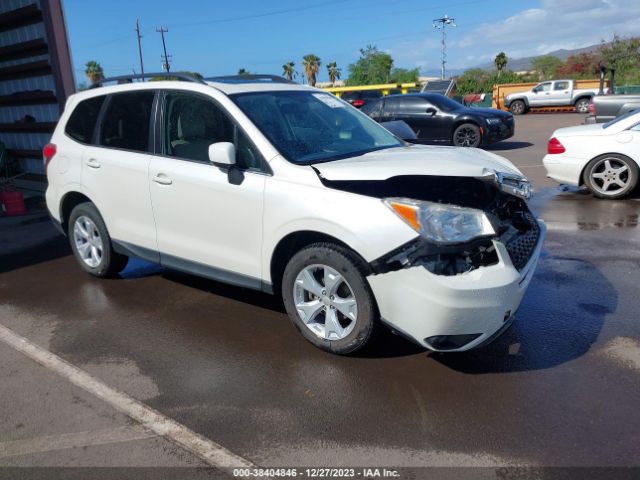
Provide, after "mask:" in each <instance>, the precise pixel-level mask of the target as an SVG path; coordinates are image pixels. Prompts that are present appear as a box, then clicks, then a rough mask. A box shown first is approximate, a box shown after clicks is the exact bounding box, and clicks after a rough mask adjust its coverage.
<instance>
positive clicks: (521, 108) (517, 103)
mask: <svg viewBox="0 0 640 480" xmlns="http://www.w3.org/2000/svg"><path fill="white" fill-rule="evenodd" d="M509 111H510V112H511V113H513V114H514V115H524V114H525V113H527V106H526V105H525V103H524V102H523V101H522V100H514V101H513V102H511V105H510V106H509Z"/></svg>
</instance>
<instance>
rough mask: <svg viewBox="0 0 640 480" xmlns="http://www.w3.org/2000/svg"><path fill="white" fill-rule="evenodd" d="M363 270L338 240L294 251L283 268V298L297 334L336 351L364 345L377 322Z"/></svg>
mask: <svg viewBox="0 0 640 480" xmlns="http://www.w3.org/2000/svg"><path fill="white" fill-rule="evenodd" d="M365 275H366V265H365V264H364V262H363V261H362V260H361V259H360V258H359V257H358V256H357V255H356V254H354V253H353V252H352V251H350V250H348V249H346V248H343V247H341V246H338V245H334V244H331V243H316V244H313V245H310V246H308V247H306V248H304V249H302V250H300V251H299V252H298V253H296V254H295V255H294V256H293V257H292V258H291V260H290V261H289V263H288V264H287V266H286V268H285V271H284V275H283V278H282V299H283V301H284V305H285V308H286V310H287V313H288V314H289V318H290V319H291V322H292V323H293V325H294V326H295V327H296V329H298V331H299V332H300V333H301V334H302V336H303V337H304V338H306V339H307V340H308V341H309V342H311V343H312V344H313V345H315V346H316V347H318V348H320V349H322V350H326V351H328V352H332V353H336V354H339V355H346V354H349V353H353V352H355V351H357V350H360V349H361V348H363V347H364V346H365V345H367V344H368V343H369V342H370V341H371V340H372V338H373V337H374V334H375V333H376V332H377V330H378V329H379V327H380V325H379V323H380V322H379V314H378V307H377V304H376V301H375V297H374V296H373V292H372V291H371V288H370V287H369V283H368V282H367V280H366V278H365ZM303 317H304V318H303Z"/></svg>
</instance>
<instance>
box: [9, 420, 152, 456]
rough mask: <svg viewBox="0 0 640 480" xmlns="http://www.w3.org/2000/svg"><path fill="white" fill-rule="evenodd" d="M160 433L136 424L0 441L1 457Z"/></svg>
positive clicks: (120, 441) (113, 441)
mask: <svg viewBox="0 0 640 480" xmlns="http://www.w3.org/2000/svg"><path fill="white" fill-rule="evenodd" d="M157 436H158V435H157V434H156V433H153V432H151V431H149V430H147V429H146V428H144V427H142V426H140V425H136V426H128V425H125V426H122V427H116V428H108V429H103V430H92V431H86V432H76V433H62V434H59V435H47V436H42V437H35V438H26V439H22V440H12V441H8V442H0V458H6V457H13V456H16V455H32V454H34V453H43V452H53V451H56V450H65V449H68V448H82V447H93V446H97V445H109V444H113V443H122V442H131V441H134V440H145V439H147V438H154V437H157Z"/></svg>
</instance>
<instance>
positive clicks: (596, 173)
mask: <svg viewBox="0 0 640 480" xmlns="http://www.w3.org/2000/svg"><path fill="white" fill-rule="evenodd" d="M590 176H591V183H592V185H593V188H594V189H595V190H596V191H598V193H600V194H602V195H614V194H616V193H618V192H620V190H623V189H625V188H627V186H628V185H629V166H628V165H627V164H626V163H625V162H624V161H623V160H620V159H619V158H614V157H604V158H602V159H601V160H600V161H599V162H598V163H597V164H596V165H595V166H594V167H593V168H592V169H591V173H590Z"/></svg>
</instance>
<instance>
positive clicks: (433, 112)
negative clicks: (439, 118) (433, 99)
mask: <svg viewBox="0 0 640 480" xmlns="http://www.w3.org/2000/svg"><path fill="white" fill-rule="evenodd" d="M427 113H428V114H429V115H435V114H436V113H438V111H437V110H436V109H435V108H433V107H429V108H427Z"/></svg>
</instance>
